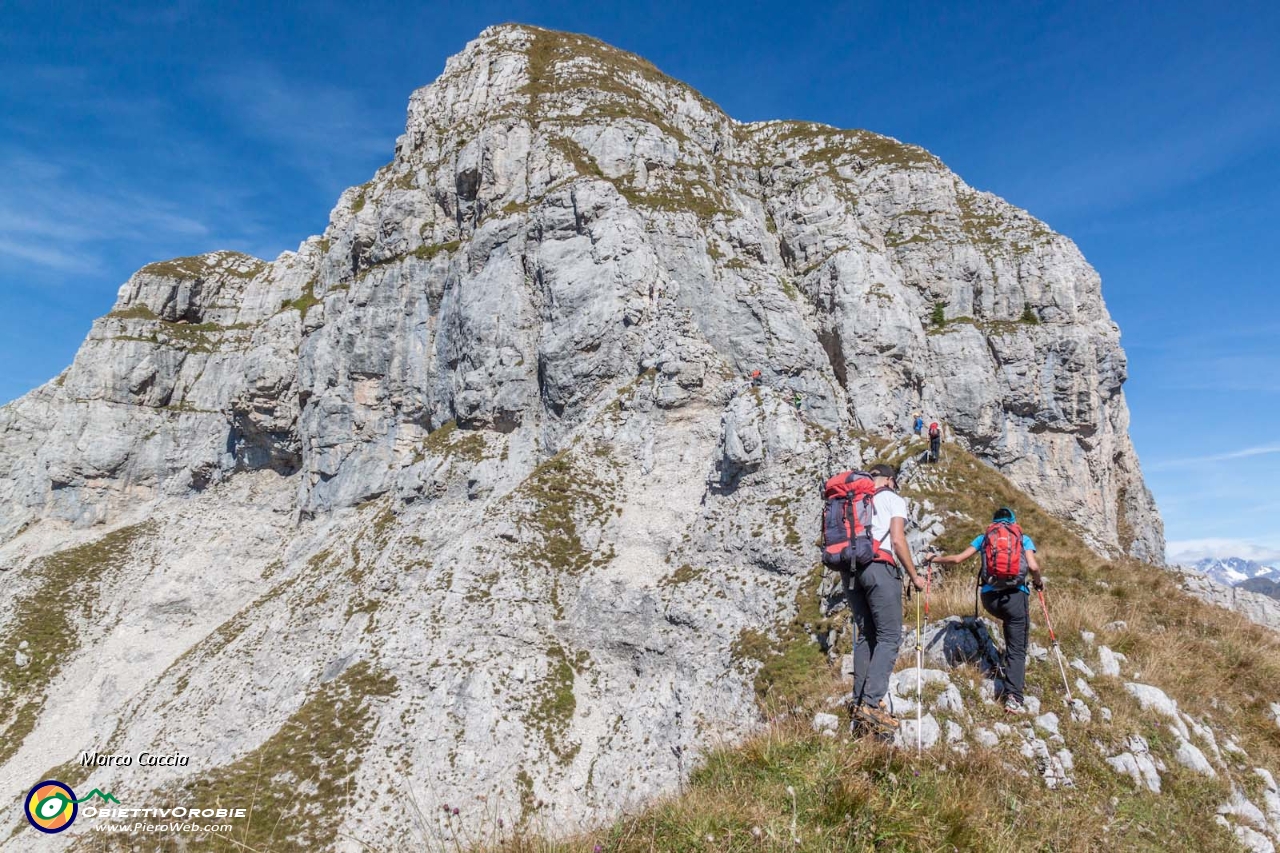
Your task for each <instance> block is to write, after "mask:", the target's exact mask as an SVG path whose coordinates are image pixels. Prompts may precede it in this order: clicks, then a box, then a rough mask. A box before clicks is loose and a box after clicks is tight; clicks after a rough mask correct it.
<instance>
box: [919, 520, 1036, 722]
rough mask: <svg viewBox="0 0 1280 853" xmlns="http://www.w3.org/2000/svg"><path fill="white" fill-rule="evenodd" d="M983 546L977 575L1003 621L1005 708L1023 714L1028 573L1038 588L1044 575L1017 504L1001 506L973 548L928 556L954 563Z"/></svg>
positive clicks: (989, 605)
mask: <svg viewBox="0 0 1280 853" xmlns="http://www.w3.org/2000/svg"><path fill="white" fill-rule="evenodd" d="M978 552H981V553H982V571H981V574H979V576H978V583H979V584H981V591H982V606H983V608H984V609H985V610H986V611H987V612H988V613H990V614H991V615H992V616H994V617H996V618H997V619H999V620H1000V621H1001V623H1002V624H1003V626H1004V667H1003V669H1004V673H1003V676H1004V709H1005V710H1006V711H1008V712H1009V713H1011V714H1021V713H1022V710H1023V707H1022V700H1023V695H1024V694H1023V691H1024V690H1025V688H1026V680H1027V634H1028V632H1029V630H1030V628H1031V620H1030V617H1029V616H1028V608H1027V599H1028V597H1029V596H1030V594H1031V591H1030V590H1029V589H1027V575H1028V574H1030V575H1031V579H1032V580H1031V583H1032V585H1033V586H1034V587H1035V588H1036V589H1044V576H1043V575H1042V574H1041V573H1040V564H1039V563H1038V562H1037V561H1036V543H1035V542H1033V541H1031V537H1030V536H1027V535H1025V534H1023V532H1022V528H1021V527H1019V526H1018V522H1017V517H1016V516H1015V515H1014V512H1013V510H1011V509H1009V508H1008V507H1001V508H1000V509H998V510H996V514H995V515H994V516H993V517H992V519H991V526H990V527H988V528H987V531H986V532H985V533H983V534H981V535H979V536H978V537H977V538H976V539H974V540H973V542H971V543H970V544H969V547H968V548H966V549H964V550H963V551H961V552H960V553H959V554H953V555H951V556H949V557H931V558H930V559H929V562H931V563H941V564H943V565H948V564H949V565H955V564H957V563H963V562H964V561H965V560H967V559H969V558H970V557H972V556H973V555H974V554H976V553H978ZM975 607H976V605H975ZM974 615H975V616H976V615H977V614H976V613H975V614H974Z"/></svg>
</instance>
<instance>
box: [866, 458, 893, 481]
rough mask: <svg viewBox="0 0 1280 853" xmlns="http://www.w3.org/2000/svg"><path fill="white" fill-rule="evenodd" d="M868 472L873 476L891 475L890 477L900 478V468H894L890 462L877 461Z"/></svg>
mask: <svg viewBox="0 0 1280 853" xmlns="http://www.w3.org/2000/svg"><path fill="white" fill-rule="evenodd" d="M867 473H868V474H870V475H871V476H873V477H889V478H890V479H893V480H896V479H898V469H897V468H894V467H893V466H892V465H890V464H889V463H888V462H877V463H876V464H875V465H872V466H871V467H870V468H868V469H867Z"/></svg>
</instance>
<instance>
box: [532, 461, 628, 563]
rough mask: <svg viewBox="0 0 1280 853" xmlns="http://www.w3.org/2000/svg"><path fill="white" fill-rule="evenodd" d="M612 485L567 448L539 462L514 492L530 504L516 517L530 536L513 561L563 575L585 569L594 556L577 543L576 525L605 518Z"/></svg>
mask: <svg viewBox="0 0 1280 853" xmlns="http://www.w3.org/2000/svg"><path fill="white" fill-rule="evenodd" d="M599 458H601V459H605V458H607V457H599ZM616 489H617V486H616V484H615V483H613V482H611V481H610V480H609V479H607V478H606V477H605V476H603V475H601V474H600V473H598V472H597V471H596V469H595V467H594V466H593V465H588V464H583V463H581V462H578V461H576V460H575V458H574V451H573V450H564V451H561V452H560V453H557V454H556V455H555V456H552V457H551V458H550V459H548V460H546V461H545V462H543V463H542V464H541V465H539V466H538V467H537V468H535V469H534V470H533V473H532V474H530V475H529V478H528V479H527V480H525V482H524V483H523V484H522V485H521V486H520V488H519V489H517V490H516V496H517V497H519V498H521V499H524V500H526V501H528V502H529V504H530V507H531V509H530V511H529V512H527V513H526V514H525V515H524V516H523V518H522V521H523V523H524V526H525V528H526V529H527V530H528V531H529V532H530V534H532V535H531V541H530V542H529V543H527V544H526V545H525V547H524V548H523V549H522V550H521V552H520V553H519V555H518V558H517V559H519V560H525V561H528V562H530V563H533V564H535V565H539V566H542V567H544V568H550V569H554V570H556V571H559V572H567V573H569V574H580V573H581V572H583V571H585V570H586V569H587V567H588V566H590V565H591V563H592V561H593V559H595V557H594V554H593V552H592V551H591V550H590V549H588V548H587V547H586V545H584V544H583V541H582V535H581V534H582V527H585V526H587V525H592V524H603V523H605V521H607V520H608V518H609V517H610V516H611V515H612V514H613V511H614V506H613V500H614V497H615V493H616ZM580 525H581V526H580Z"/></svg>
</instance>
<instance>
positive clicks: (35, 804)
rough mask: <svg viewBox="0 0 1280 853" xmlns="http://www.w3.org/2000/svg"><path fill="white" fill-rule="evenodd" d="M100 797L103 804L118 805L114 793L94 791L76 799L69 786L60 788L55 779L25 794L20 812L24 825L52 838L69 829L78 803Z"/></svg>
mask: <svg viewBox="0 0 1280 853" xmlns="http://www.w3.org/2000/svg"><path fill="white" fill-rule="evenodd" d="M94 797H98V798H100V799H101V800H102V801H103V802H104V803H115V804H116V805H119V804H120V801H119V800H117V799H116V797H115V795H114V794H104V793H102V792H101V791H99V790H98V789H97V788H94V789H93V790H92V791H90V792H89V793H88V795H86V796H84V797H81V798H80V799H78V800H77V799H76V792H75V791H73V790H71V786H70V785H64V784H62V783H61V782H59V781H58V780H56V779H46V780H45V781H43V782H40V783H39V784H37V785H36V786H35V787H33V788H32V789H31V790H30V791H29V792H28V793H27V799H26V801H25V802H24V803H23V811H25V812H26V814H27V822H28V823H30V824H31V825H32V826H34V827H35V828H36V829H38V830H40V831H41V832H47V833H49V834H50V835H52V834H53V833H55V832H62V830H64V829H66V828H67V827H69V826H71V824H72V823H74V822H75V819H76V815H77V814H79V813H80V803H83V802H86V801H87V800H92V799H93V798H94Z"/></svg>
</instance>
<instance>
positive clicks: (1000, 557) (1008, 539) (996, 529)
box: [982, 521, 1026, 588]
mask: <svg viewBox="0 0 1280 853" xmlns="http://www.w3.org/2000/svg"><path fill="white" fill-rule="evenodd" d="M1025 564H1026V560H1024V559H1023V556H1022V528H1021V527H1019V526H1018V525H1017V524H1014V523H1012V522H1006V521H998V522H996V523H994V524H992V525H991V526H990V527H988V528H987V533H986V536H985V538H984V539H983V542H982V570H983V573H984V575H985V579H986V582H987V583H989V584H991V585H992V586H994V587H996V588H1007V587H1012V586H1018V585H1019V584H1021V583H1022V580H1023V576H1024V574H1025V569H1026V565H1025Z"/></svg>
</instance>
